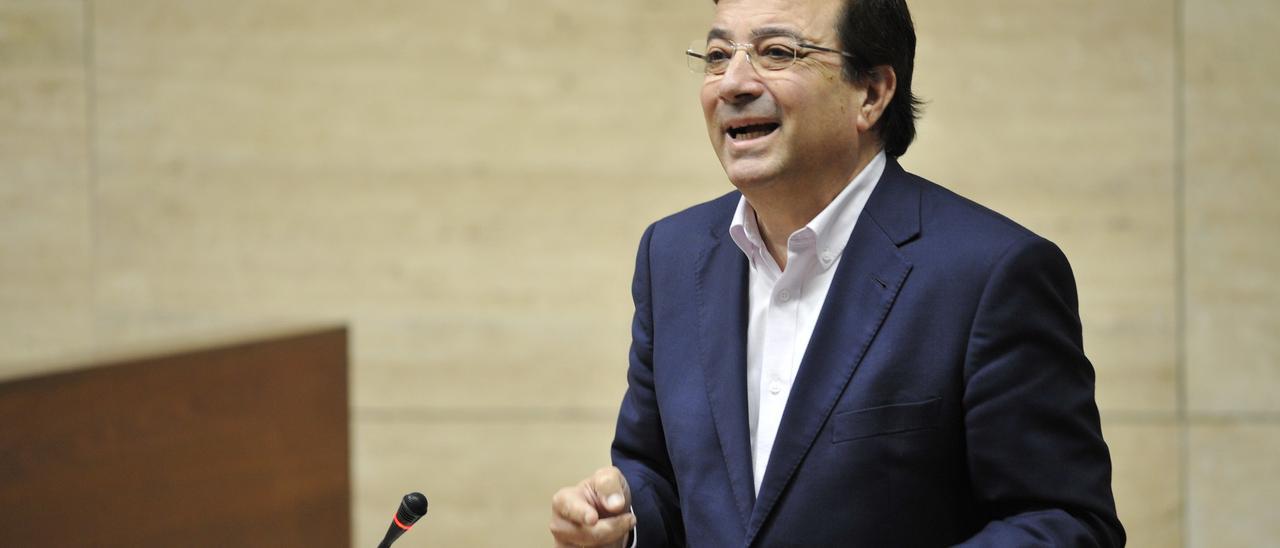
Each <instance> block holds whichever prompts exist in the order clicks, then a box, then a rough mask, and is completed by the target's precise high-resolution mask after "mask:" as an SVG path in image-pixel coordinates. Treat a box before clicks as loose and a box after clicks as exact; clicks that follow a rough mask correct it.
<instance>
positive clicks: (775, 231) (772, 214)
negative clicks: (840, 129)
mask: <svg viewBox="0 0 1280 548" xmlns="http://www.w3.org/2000/svg"><path fill="white" fill-rule="evenodd" d="M879 152H880V149H879V147H877V148H875V149H872V150H869V151H862V152H861V153H860V154H859V155H858V161H857V163H856V164H855V165H854V167H853V169H851V170H842V172H843V173H844V174H843V175H840V174H835V175H832V176H829V177H825V178H822V179H821V180H816V181H812V180H811V181H779V182H778V183H777V184H771V185H763V186H761V187H759V188H754V189H749V190H743V191H742V194H743V196H745V197H746V199H747V203H749V204H751V208H752V209H754V210H755V212H756V226H758V227H759V228H760V237H761V238H763V239H764V244H765V247H766V248H767V249H768V250H769V255H771V256H773V260H774V262H776V263H777V264H778V267H779V268H780V269H782V270H786V269H787V239H788V238H790V237H791V234H793V233H795V231H797V230H800V229H801V228H803V227H804V226H805V225H807V224H809V221H812V220H813V218H814V217H817V216H818V214H819V213H822V210H823V209H826V208H827V206H828V205H831V201H832V200H835V198H836V196H839V195H840V192H841V191H842V190H844V188H845V187H846V186H848V185H849V183H850V182H852V181H853V179H854V177H856V176H857V175H858V174H859V173H862V170H863V169H866V167H867V164H870V163H871V160H873V159H874V158H875V157H876V154H878V153H879Z"/></svg>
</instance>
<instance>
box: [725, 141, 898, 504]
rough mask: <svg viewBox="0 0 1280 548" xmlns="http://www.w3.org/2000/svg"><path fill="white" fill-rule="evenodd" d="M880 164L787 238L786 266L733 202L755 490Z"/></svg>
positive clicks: (746, 209) (745, 208) (880, 160)
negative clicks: (745, 286)
mask: <svg viewBox="0 0 1280 548" xmlns="http://www.w3.org/2000/svg"><path fill="white" fill-rule="evenodd" d="M884 166H885V154H884V152H883V151H881V152H880V153H879V154H877V155H876V157H875V158H874V159H872V160H871V163H869V164H867V167H865V168H863V170H862V171H861V172H860V173H858V175H857V176H856V177H854V179H853V181H851V182H850V183H849V184H848V185H847V186H846V187H845V188H844V190H842V191H841V192H840V194H839V195H837V196H836V197H835V199H834V200H832V201H831V203H830V204H828V205H827V207H826V208H825V209H823V210H822V212H820V213H818V215H817V216H816V217H814V218H813V220H811V221H809V223H808V224H806V225H805V226H804V227H802V228H801V229H800V230H797V231H795V232H794V233H792V234H791V236H790V237H789V238H787V267H786V270H783V269H781V268H779V267H778V263H777V261H774V260H773V256H772V255H770V254H769V250H768V249H767V248H766V247H765V244H764V239H763V238H762V237H761V236H760V228H759V225H758V224H757V223H756V214H755V210H754V209H752V208H751V204H748V203H747V200H746V198H745V197H744V198H742V199H740V200H739V201H738V210H737V212H736V213H734V215H733V223H732V224H731V225H730V226H729V235H730V236H731V237H732V238H733V241H734V243H736V244H738V248H740V249H741V250H742V253H743V254H745V255H746V256H747V260H748V261H749V263H750V265H751V268H750V273H749V278H750V281H749V285H750V297H749V301H750V314H751V316H750V318H748V323H747V413H748V421H749V422H748V424H749V425H750V429H751V470H752V473H753V474H754V476H755V478H754V479H755V490H756V492H757V493H759V492H760V482H761V481H762V480H763V479H764V472H765V467H766V466H767V465H768V463H769V454H770V453H771V452H772V451H773V441H774V438H776V437H777V434H778V425H779V423H781V421H782V412H783V410H784V409H786V407H787V397H788V396H789V395H790V394H791V384H792V381H794V380H795V377H796V371H797V370H798V369H799V368H800V360H801V359H802V358H804V352H805V349H806V348H808V346H809V337H810V336H812V335H813V328H814V326H815V325H816V324H817V322H818V313H819V312H821V311H822V303H823V301H824V300H825V299H826V297H827V290H828V289H829V288H830V287H831V278H832V276H833V275H834V274H835V271H836V265H838V264H840V257H841V255H842V254H843V253H844V247H845V244H847V243H848V242H849V234H850V233H851V232H853V226H854V224H856V223H857V221H858V216H859V215H860V214H861V213H862V208H863V206H865V205H866V203H867V198H868V197H870V196H871V191H872V190H873V189H874V188H875V185H876V182H877V181H879V180H880V175H881V174H882V173H884Z"/></svg>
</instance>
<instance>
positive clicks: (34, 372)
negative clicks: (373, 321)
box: [0, 320, 349, 383]
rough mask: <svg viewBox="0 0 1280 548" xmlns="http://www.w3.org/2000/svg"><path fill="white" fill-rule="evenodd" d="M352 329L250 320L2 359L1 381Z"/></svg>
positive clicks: (335, 323) (339, 324) (332, 323)
mask: <svg viewBox="0 0 1280 548" xmlns="http://www.w3.org/2000/svg"><path fill="white" fill-rule="evenodd" d="M348 329H349V326H348V324H347V322H346V321H342V320H317V321H312V322H296V323H281V322H272V323H262V324H253V323H250V324H242V325H239V326H235V327H218V328H206V329H199V330H193V331H191V332H188V333H183V334H180V335H173V336H166V337H156V340H154V341H131V342H128V343H123V344H120V345H116V346H110V347H108V348H102V349H92V350H83V351H79V352H70V353H68V354H67V355H65V356H59V357H57V358H51V359H45V360H32V361H15V362H11V363H0V383H6V382H12V381H18V380H22V379H26V378H31V377H39V376H44V375H53V374H59V373H70V372H75V371H84V370H88V369H96V368H101V367H109V366H112V365H116V364H119V363H123V362H131V361H137V360H140V359H151V358H162V357H166V356H172V355H174V354H182V353H187V352H193V351H201V350H213V349H216V348H223V347H226V346H229V345H242V344H253V343H259V342H265V341H272V340H279V339H288V338H292V337H298V336H304V335H314V334H319V333H327V332H332V331H346V330H348Z"/></svg>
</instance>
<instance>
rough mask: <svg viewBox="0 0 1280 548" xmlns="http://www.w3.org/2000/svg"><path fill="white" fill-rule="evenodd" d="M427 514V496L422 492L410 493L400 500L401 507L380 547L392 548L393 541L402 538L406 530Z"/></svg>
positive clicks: (392, 518) (392, 519)
mask: <svg viewBox="0 0 1280 548" xmlns="http://www.w3.org/2000/svg"><path fill="white" fill-rule="evenodd" d="M425 515H427V497H425V496H423V494H422V493H409V494H408V495H405V496H404V499H403V500H401V501H400V508H397V509H396V515H394V516H392V517H391V527H388V528H387V536H385V537H382V543H381V544H379V545H378V548H390V547H391V543H393V542H395V541H396V539H398V538H400V535H403V534H404V532H405V531H408V530H409V529H412V528H413V524H414V523H417V522H418V520H419V519H421V518H422V516H425Z"/></svg>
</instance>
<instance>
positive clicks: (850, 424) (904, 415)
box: [831, 398, 942, 443]
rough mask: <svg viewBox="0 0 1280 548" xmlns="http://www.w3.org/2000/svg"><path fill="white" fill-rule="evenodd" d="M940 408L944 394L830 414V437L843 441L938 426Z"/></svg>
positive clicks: (834, 441)
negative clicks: (938, 396)
mask: <svg viewBox="0 0 1280 548" xmlns="http://www.w3.org/2000/svg"><path fill="white" fill-rule="evenodd" d="M941 409H942V398H930V399H927V400H924V401H918V402H910V403H895V404H890V405H881V406H877V407H868V408H866V409H855V410H853V411H845V412H842V413H837V414H835V415H834V416H832V417H831V441H832V443H840V442H844V441H853V440H860V439H863V438H870V437H874V436H884V435H887V434H898V433H902V432H913V431H916V430H928V429H932V428H937V427H938V414H939V412H940V411H941Z"/></svg>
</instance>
